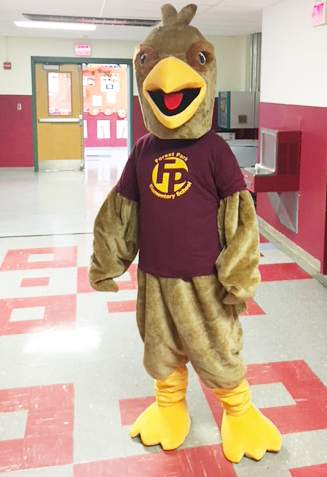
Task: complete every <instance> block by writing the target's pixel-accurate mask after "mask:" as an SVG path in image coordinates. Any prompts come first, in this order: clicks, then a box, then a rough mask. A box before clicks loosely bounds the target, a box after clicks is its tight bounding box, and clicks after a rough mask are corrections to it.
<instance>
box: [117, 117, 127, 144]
mask: <svg viewBox="0 0 327 477" xmlns="http://www.w3.org/2000/svg"><path fill="white" fill-rule="evenodd" d="M116 128H117V132H116V135H117V139H127V120H126V119H123V120H119V121H117V122H116Z"/></svg>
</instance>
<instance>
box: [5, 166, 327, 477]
mask: <svg viewBox="0 0 327 477" xmlns="http://www.w3.org/2000/svg"><path fill="white" fill-rule="evenodd" d="M122 167H123V161H122V160H121V159H115V157H111V158H110V160H107V161H106V162H105V163H104V164H102V166H101V165H100V164H97V165H95V164H94V165H93V166H92V165H89V167H87V168H86V170H85V171H84V172H82V171H81V172H51V173H44V172H43V173H38V174H36V173H34V172H32V171H31V170H15V171H14V170H2V171H1V173H0V203H1V204H2V207H1V209H0V335H1V336H0V356H1V361H0V477H9V476H10V477H219V476H221V477H290V476H291V477H313V476H314V477H320V476H321V477H322V476H326V475H327V359H326V357H327V322H326V318H327V315H326V309H327V288H324V287H323V285H321V284H320V283H319V282H318V281H316V280H315V279H313V278H312V277H311V276H310V275H308V273H307V272H305V271H304V270H303V269H301V268H300V267H299V266H298V265H297V264H296V263H295V262H294V261H293V260H292V259H291V258H289V257H288V256H287V255H285V254H284V253H283V252H282V251H280V250H279V249H278V248H277V246H276V245H274V244H272V243H270V242H268V241H267V240H266V239H265V238H264V237H261V268H260V270H261V274H262V284H261V286H260V288H259V290H258V292H257V295H256V297H255V301H254V300H253V301H251V302H250V303H248V310H247V312H246V313H244V314H243V315H242V317H241V321H242V326H243V330H244V351H243V355H244V358H245V361H246V363H247V364H248V375H247V379H248V380H249V382H250V385H251V389H252V394H253V401H254V403H255V404H256V405H257V406H258V407H259V408H260V409H262V410H263V412H264V413H265V414H266V415H267V416H268V417H269V418H270V419H272V421H273V422H274V423H275V424H276V425H277V426H278V427H279V429H280V430H281V432H282V434H283V447H282V450H281V452H280V453H279V454H277V455H275V454H267V455H266V456H265V457H264V458H263V459H262V461H260V462H258V463H257V462H254V461H252V460H250V459H247V458H243V460H242V461H241V463H240V464H238V465H232V464H231V463H229V462H228V461H226V459H225V458H224V457H223V455H222V450H221V440H220V434H219V430H218V429H219V427H220V421H221V410H220V405H219V404H218V402H216V401H215V399H214V398H213V395H212V394H211V392H210V391H208V390H207V389H204V388H203V387H202V386H201V384H200V382H199V380H198V378H197V376H196V375H195V373H194V372H193V371H192V369H191V368H190V367H189V372H190V375H189V376H190V377H189V380H190V383H189V389H188V405H189V409H190V414H191V418H192V428H191V432H190V434H189V436H188V437H187V439H186V441H185V443H184V444H183V446H182V447H181V448H180V449H178V450H176V451H172V452H163V451H162V450H161V448H160V447H159V446H155V447H150V448H145V447H143V445H142V444H141V443H140V440H139V439H138V438H136V439H133V440H132V439H131V438H130V437H129V434H128V433H129V429H130V426H131V424H132V422H133V420H134V419H135V418H136V417H137V415H138V414H139V412H140V411H141V410H143V409H144V408H145V407H146V406H147V405H148V404H149V403H150V402H152V401H153V395H154V393H153V382H152V379H151V378H150V377H149V376H148V375H147V374H146V372H145V370H144V368H143V365H142V352H143V346H142V342H141V339H140V337H139V335H138V331H137V327H136V323H135V300H136V293H137V290H136V270H137V264H136V263H134V264H133V265H132V266H131V267H130V269H129V271H128V272H127V273H126V274H125V275H124V276H123V277H121V278H120V279H118V283H119V287H120V291H119V292H118V294H109V293H98V292H95V291H94V290H92V289H91V288H90V286H89V284H88V281H87V267H88V263H89V257H90V255H91V253H92V240H93V236H92V229H93V222H94V218H95V215H96V213H97V212H98V210H99V208H100V206H101V204H102V202H103V200H104V199H105V197H106V195H107V194H108V192H109V191H110V189H111V188H112V186H114V185H115V183H116V182H117V180H118V178H119V176H120V173H121V170H122Z"/></svg>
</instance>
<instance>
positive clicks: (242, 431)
mask: <svg viewBox="0 0 327 477" xmlns="http://www.w3.org/2000/svg"><path fill="white" fill-rule="evenodd" d="M214 393H215V395H216V396H217V397H218V398H219V399H220V400H221V402H222V406H223V408H224V415H223V420H222V425H221V438H222V442H223V451H224V454H225V457H226V458H227V459H228V460H230V461H231V462H233V463H234V464H237V463H238V462H240V460H241V459H242V457H243V455H246V456H248V457H251V458H252V459H255V460H260V459H262V457H263V456H264V454H265V453H266V451H271V452H278V451H279V450H280V448H281V445H282V436H281V434H280V432H279V430H278V429H277V427H276V426H275V425H274V424H273V423H272V422H271V421H269V419H267V418H266V417H265V416H264V415H263V414H262V413H261V412H260V411H259V410H258V409H257V408H256V407H255V406H254V405H253V404H251V393H250V389H249V385H248V383H247V381H245V380H244V381H242V383H241V384H240V385H239V386H237V387H236V388H234V389H228V390H221V389H217V390H214Z"/></svg>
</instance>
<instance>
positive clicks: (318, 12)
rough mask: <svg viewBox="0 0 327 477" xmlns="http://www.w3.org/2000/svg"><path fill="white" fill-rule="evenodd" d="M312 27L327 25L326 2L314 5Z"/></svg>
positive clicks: (323, 0)
mask: <svg viewBox="0 0 327 477" xmlns="http://www.w3.org/2000/svg"><path fill="white" fill-rule="evenodd" d="M312 25H313V26H319V25H326V0H321V1H320V2H315V3H314V5H313V10H312Z"/></svg>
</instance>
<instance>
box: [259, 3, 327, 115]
mask: <svg viewBox="0 0 327 477" xmlns="http://www.w3.org/2000/svg"><path fill="white" fill-rule="evenodd" d="M312 8H313V0H282V1H281V2H279V3H277V4H276V5H274V6H272V7H269V8H266V9H264V11H263V23H262V68H261V101H262V102H268V103H280V104H294V105H303V106H323V107H326V106H327V59H326V52H327V26H320V27H313V26H312V22H311V12H312Z"/></svg>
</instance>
